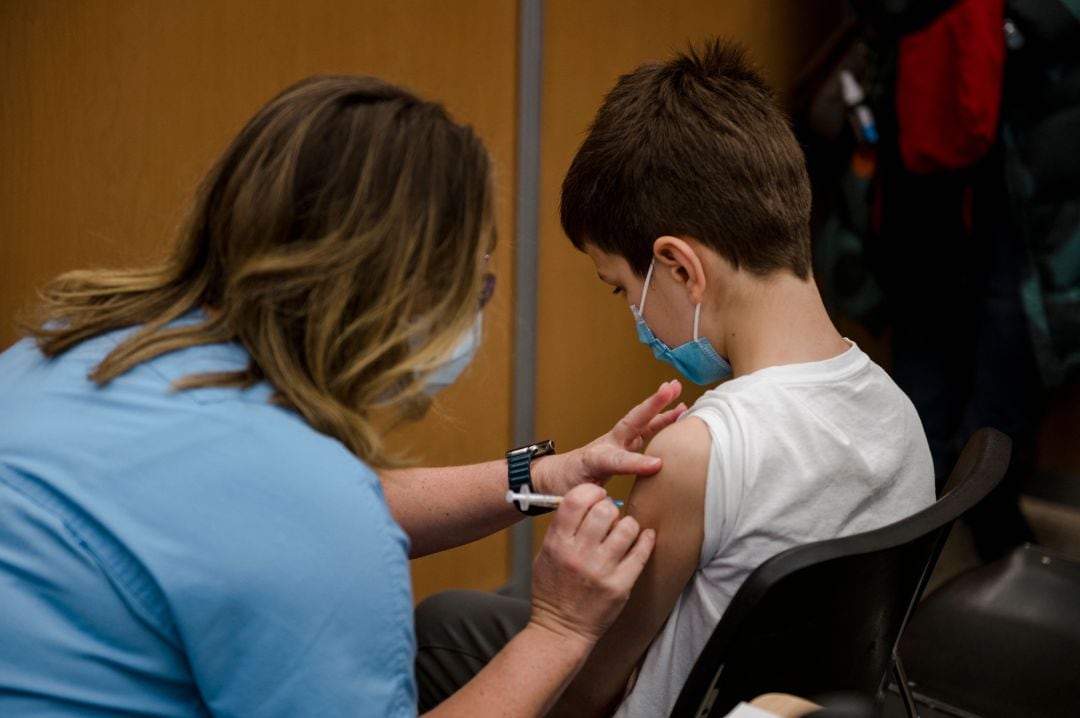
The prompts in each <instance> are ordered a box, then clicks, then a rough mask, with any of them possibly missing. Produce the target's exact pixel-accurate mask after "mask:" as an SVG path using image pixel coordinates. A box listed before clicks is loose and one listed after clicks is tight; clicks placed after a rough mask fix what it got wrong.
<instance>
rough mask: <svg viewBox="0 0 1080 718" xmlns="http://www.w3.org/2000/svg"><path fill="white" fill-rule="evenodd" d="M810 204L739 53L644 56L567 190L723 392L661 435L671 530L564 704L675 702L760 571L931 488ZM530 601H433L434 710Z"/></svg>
mask: <svg viewBox="0 0 1080 718" xmlns="http://www.w3.org/2000/svg"><path fill="white" fill-rule="evenodd" d="M809 218H810V184H809V179H808V177H807V174H806V168H805V165H804V160H803V155H802V151H801V150H800V148H799V145H798V143H797V142H796V141H795V138H794V136H793V135H792V133H791V129H790V128H789V127H788V125H787V122H786V120H785V119H784V117H783V116H782V115H781V113H780V112H779V111H778V110H777V108H776V107H775V106H774V104H773V98H772V94H771V92H770V91H769V89H768V87H767V86H766V85H765V83H764V81H763V80H762V79H761V78H760V77H759V76H758V74H757V73H756V72H755V71H754V70H753V69H752V68H751V67H750V65H749V63H748V61H747V59H746V57H745V55H744V53H743V52H742V50H740V49H739V48H738V47H735V46H732V45H727V44H721V43H716V42H714V43H712V44H709V45H708V46H707V47H705V48H704V50H703V51H702V52H701V53H700V54H699V53H696V52H693V51H691V52H690V53H688V54H686V55H680V56H678V57H676V58H675V59H673V60H671V61H669V62H667V63H664V64H656V65H644V66H642V67H639V68H638V69H637V70H635V71H634V72H632V73H630V74H629V75H626V76H624V77H622V78H621V79H620V80H619V82H618V83H617V84H616V86H615V88H614V89H613V90H612V91H611V93H610V94H609V95H608V96H607V98H606V99H605V100H604V103H603V105H602V106H601V108H600V110H599V112H598V113H597V116H596V120H595V122H594V123H593V126H592V128H591V130H590V132H589V135H588V137H587V138H586V139H585V142H584V143H583V145H582V146H581V149H580V150H579V151H578V153H577V156H576V157H575V158H574V161H573V163H572V165H571V167H570V171H569V172H568V174H567V176H566V179H565V181H564V182H563V195H562V223H563V228H564V229H565V231H566V233H567V235H568V236H569V237H570V239H571V241H573V243H574V244H575V246H577V247H578V248H579V249H581V250H582V251H584V252H585V253H586V254H588V256H589V257H590V258H591V259H592V260H593V262H594V263H595V265H596V269H597V272H598V273H599V275H600V278H601V279H602V280H603V281H604V282H606V283H608V284H610V285H612V286H613V287H614V288H615V292H616V293H619V294H624V295H625V296H626V299H627V302H628V303H629V304H630V308H631V310H632V312H633V316H634V318H635V320H636V322H637V330H638V336H639V338H640V339H641V341H642V342H643V343H645V344H646V345H648V346H649V347H650V348H651V349H652V351H653V353H654V354H655V355H656V356H657V358H659V359H661V360H663V361H667V362H669V363H671V364H672V365H673V366H675V367H676V368H677V369H678V370H679V371H680V372H681V373H682V374H683V375H684V376H685V377H686V378H687V379H690V380H691V381H693V382H695V383H698V384H707V385H715V384H719V386H716V387H715V388H713V389H712V390H710V391H709V392H707V393H706V394H705V395H704V396H702V397H701V399H699V400H698V401H697V402H696V403H695V404H694V406H693V407H691V409H690V410H689V411H688V412H687V413H686V414H685V415H684V416H683V419H682V420H680V421H678V422H677V423H676V424H674V425H672V426H670V427H668V428H666V429H664V430H663V431H661V432H660V433H659V434H658V435H657V436H656V438H655V439H654V440H653V441H652V443H651V444H650V446H649V448H648V452H647V453H650V454H653V455H656V456H660V457H661V458H662V459H663V468H662V469H661V470H660V473H659V474H658V475H657V476H656V477H655V478H652V479H650V480H648V481H639V482H637V483H636V484H635V485H634V488H633V491H632V493H631V495H630V501H629V503H628V507H627V510H628V512H629V513H630V514H631V515H633V516H634V517H635V518H636V519H637V520H638V522H639V523H640V524H641V525H642V526H647V527H651V528H655V529H656V548H655V549H654V552H653V555H652V558H651V559H650V560H649V563H648V565H647V566H646V568H645V571H644V572H643V573H642V575H641V578H640V579H639V580H638V583H637V584H636V585H635V587H634V589H633V592H632V593H631V596H630V600H629V603H628V604H627V606H626V608H625V609H623V612H622V613H621V614H620V616H619V618H618V619H617V620H616V622H615V624H614V625H613V626H612V628H611V629H610V630H609V631H608V632H607V633H606V634H605V635H604V636H603V637H602V638H601V639H600V641H599V643H598V644H597V647H596V649H595V650H594V651H593V652H592V654H591V656H590V657H589V658H588V660H587V662H586V663H585V665H584V667H583V668H582V670H581V672H580V673H579V674H578V676H577V678H575V680H574V682H573V683H572V684H571V685H570V687H569V688H568V689H567V690H566V692H565V693H564V694H563V695H562V697H561V698H560V699H559V702H558V704H557V705H556V706H555V709H554V710H553V711H552V712H551V713H550V715H558V716H573V717H574V718H581V717H586V716H603V715H610V714H611V713H612V712H616V715H618V716H635V717H638V716H640V717H642V718H645V717H648V718H652V717H654V716H666V715H668V714H669V713H670V711H671V708H672V706H673V705H674V703H675V700H676V698H677V697H678V694H679V690H680V689H681V687H682V684H683V683H684V682H685V680H686V677H687V675H688V674H689V672H690V669H691V667H692V666H693V664H694V661H695V660H696V659H697V656H698V654H699V653H700V651H701V649H702V647H703V646H704V645H705V642H706V641H707V640H708V638H709V635H710V634H711V633H712V630H713V628H715V627H716V624H717V623H718V622H719V620H720V616H721V615H722V614H723V612H724V610H725V608H726V607H727V605H728V603H729V602H730V600H731V598H732V596H733V595H734V594H735V592H736V590H738V588H739V586H740V585H741V584H742V582H743V580H744V579H745V578H746V577H747V575H749V573H750V572H751V571H752V570H753V569H755V568H756V567H757V566H758V565H759V564H761V563H762V562H763V561H765V560H766V559H768V558H770V557H772V556H773V555H775V554H777V553H779V552H781V551H783V550H785V549H787V548H789V547H791V546H794V545H797V544H802V543H807V542H810V541H816V540H821V539H827V538H833V537H836V536H840V535H843V534H851V533H857V532H861V531H867V530H870V529H873V528H877V527H880V526H884V525H886V524H889V523H892V522H894V521H896V520H899V519H901V518H903V517H905V516H908V515H910V514H912V513H915V512H916V511H918V510H920V509H922V508H924V507H926V506H928V505H929V504H930V503H931V502H932V501H933V500H934V470H933V465H932V461H931V458H930V450H929V447H928V445H927V442H926V437H925V435H924V434H923V430H922V425H921V423H920V422H919V418H918V416H917V415H916V413H915V409H914V407H913V406H912V404H911V402H910V401H909V400H908V398H907V397H906V396H904V394H903V393H902V392H901V391H900V389H899V388H897V386H896V385H895V384H894V383H893V382H892V380H891V379H889V377H888V376H887V375H886V374H885V372H884V371H883V370H882V369H881V368H880V367H878V366H877V365H876V364H874V363H873V362H872V361H870V359H869V357H867V356H866V355H865V354H864V353H863V352H862V351H860V350H859V348H858V347H857V346H855V345H854V344H853V343H851V342H849V341H847V340H846V339H844V338H843V337H841V336H840V334H839V333H837V331H836V329H835V327H833V325H832V322H831V321H830V320H829V317H828V315H827V314H826V312H825V308H824V305H823V304H822V302H821V298H820V296H819V295H818V292H817V287H816V286H815V284H814V281H813V278H812V276H811V272H810V235H809ZM729 377H731V379H730V381H725V380H726V379H728V378H729ZM720 382H723V383H720ZM528 610H529V609H528V603H527V602H524V601H516V602H515V600H514V599H507V598H503V597H500V596H493V595H489V594H476V593H468V592H453V593H450V592H448V593H446V594H440V595H439V596H437V597H435V598H434V599H428V601H426V602H425V603H424V604H422V605H421V607H420V608H419V609H418V610H417V633H418V638H419V643H420V647H419V652H418V660H417V666H418V675H419V677H420V693H421V704H422V706H423V705H424V701H425V696H430V701H431V703H430V704H431V705H433V704H434V703H435V702H437V701H438V700H440V699H441V698H442V697H444V696H446V695H449V694H450V693H452V692H453V690H454V688H455V687H456V686H458V685H461V684H463V683H464V681H466V680H467V679H468V678H469V677H470V676H471V674H472V673H473V672H475V671H476V670H479V668H480V667H482V665H483V664H484V662H485V661H486V660H487V659H488V658H490V657H491V656H493V655H494V653H495V651H497V650H498V648H499V647H501V645H502V644H503V643H505V641H507V640H509V637H510V636H512V635H513V632H514V631H515V630H517V629H518V628H520V627H521V626H523V625H524V624H525V623H526V622H527V620H528ZM537 670H543V667H542V666H538V668H537ZM455 672H461V674H462V675H461V676H459V677H457V678H456V679H455V678H454V675H455Z"/></svg>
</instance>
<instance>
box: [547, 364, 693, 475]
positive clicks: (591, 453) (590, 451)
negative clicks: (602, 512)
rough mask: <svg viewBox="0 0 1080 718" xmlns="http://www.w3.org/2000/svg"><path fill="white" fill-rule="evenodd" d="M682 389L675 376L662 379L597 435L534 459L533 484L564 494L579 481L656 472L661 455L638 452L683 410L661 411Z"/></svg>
mask: <svg viewBox="0 0 1080 718" xmlns="http://www.w3.org/2000/svg"><path fill="white" fill-rule="evenodd" d="M681 393H682V385H681V384H680V383H679V381H678V380H677V379H672V380H671V381H668V382H664V383H663V384H661V385H660V388H659V389H657V390H656V392H655V393H653V395H652V396H650V397H649V398H648V399H646V400H645V401H643V402H641V403H640V404H638V405H637V406H635V407H634V408H633V409H631V410H630V411H629V412H628V413H627V414H626V416H624V417H623V418H622V419H620V420H619V423H617V424H615V426H614V428H612V430H611V431H609V432H608V433H606V434H604V435H603V436H601V437H600V438H598V439H596V440H594V441H592V442H590V443H589V444H586V445H585V446H583V447H581V448H580V449H574V450H573V451H570V452H568V453H565V454H556V455H554V456H546V457H544V458H542V459H539V460H537V461H536V462H535V464H534V466H533V470H534V472H535V478H534V479H533V484H534V487H535V488H536V490H537V491H539V492H540V493H545V494H559V495H563V494H566V493H567V492H568V491H569V490H570V489H572V488H574V487H575V486H577V485H579V484H584V483H594V484H599V485H601V486H602V485H603V484H604V483H606V482H607V480H608V479H610V478H611V477H612V476H618V475H621V474H635V475H638V476H651V475H652V474H655V473H656V472H657V471H659V470H660V465H661V462H660V459H658V458H656V457H655V456H645V455H644V454H641V453H640V452H641V450H642V449H644V448H645V446H646V444H648V443H649V441H650V440H651V439H652V437H654V436H655V435H656V434H657V433H659V432H660V430H661V429H664V428H665V427H667V426H669V425H671V424H673V423H675V420H676V419H678V418H679V417H680V416H681V415H682V413H683V412H684V411H686V405H685V404H679V405H678V406H677V407H675V408H674V409H669V410H668V411H663V409H664V407H666V406H667V405H668V404H670V403H671V402H673V401H675V399H677V398H678V396H679V394H681Z"/></svg>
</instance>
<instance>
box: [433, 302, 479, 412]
mask: <svg viewBox="0 0 1080 718" xmlns="http://www.w3.org/2000/svg"><path fill="white" fill-rule="evenodd" d="M483 331H484V314H483V312H477V313H476V321H475V322H474V323H473V325H472V327H471V328H470V329H469V332H468V334H466V335H465V336H463V337H462V338H461V341H459V342H458V343H457V346H455V347H454V351H453V352H451V353H450V356H449V357H447V359H446V360H445V361H444V362H443V363H442V364H440V365H439V366H438V367H436V369H435V370H434V371H433V372H431V374H429V375H428V378H427V382H426V383H425V385H424V391H425V392H427V393H428V395H429V396H434V395H435V394H438V393H439V392H440V391H442V390H443V389H445V388H446V387H448V386H450V385H451V384H453V383H454V382H455V381H456V380H457V378H458V377H459V376H461V373H462V372H463V371H465V367H467V366H469V363H470V362H471V361H472V360H473V357H475V356H476V351H477V350H478V349H479V348H480V338H481V336H482V335H483Z"/></svg>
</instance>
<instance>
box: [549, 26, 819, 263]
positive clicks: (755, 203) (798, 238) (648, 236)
mask: <svg viewBox="0 0 1080 718" xmlns="http://www.w3.org/2000/svg"><path fill="white" fill-rule="evenodd" d="M561 215H562V217H561V218H562V226H563V229H564V231H565V232H566V234H567V235H568V236H569V237H570V239H571V241H572V242H573V243H574V246H575V247H577V248H578V249H583V247H584V245H585V244H586V243H589V244H592V245H594V246H596V247H597V248H598V249H601V250H603V251H604V252H607V253H609V254H615V255H618V256H621V257H624V258H625V259H626V260H627V261H628V262H629V264H630V267H631V268H632V269H633V270H634V271H635V272H636V273H637V274H638V275H639V276H643V275H644V274H645V272H646V271H647V270H648V267H649V263H650V261H651V260H652V244H653V241H654V240H655V239H656V238H657V237H661V236H663V235H672V236H683V237H686V236H689V237H693V238H695V239H697V240H699V241H700V242H702V243H704V244H705V245H706V246H708V247H710V248H712V249H713V250H715V251H716V252H717V253H718V254H720V255H721V256H722V257H724V258H725V259H727V260H728V261H729V262H731V263H732V264H733V265H735V266H736V267H741V268H744V269H746V270H748V271H751V272H753V273H755V274H760V275H764V274H768V273H770V272H773V271H776V270H782V269H788V270H790V271H792V272H794V274H795V275H796V276H798V277H800V278H803V279H806V278H807V277H809V276H810V230H809V220H810V181H809V178H808V177H807V173H806V164H805V160H804V157H803V153H802V150H801V148H800V147H799V144H798V142H797V141H796V140H795V136H794V135H793V134H792V132H791V128H790V126H789V125H788V122H787V120H786V118H785V117H784V115H783V114H782V113H781V112H780V110H779V109H778V108H777V107H776V105H775V104H774V98H773V94H772V91H771V90H770V89H769V87H768V85H766V83H765V81H764V80H763V79H762V78H761V76H760V75H759V74H758V72H757V71H756V70H755V69H754V68H753V67H752V66H751V64H750V62H749V60H748V59H747V56H746V52H745V51H744V50H743V49H742V48H741V47H740V46H738V45H736V44H733V43H730V42H721V41H719V40H713V41H710V42H709V43H707V44H706V45H705V47H704V48H703V49H702V50H701V51H698V50H696V49H694V48H690V49H689V51H688V52H686V53H685V54H680V55H678V56H676V57H675V58H674V59H672V60H670V61H668V62H665V63H662V64H646V65H642V66H641V67H639V68H637V69H636V70H634V71H633V72H632V73H630V74H628V75H623V76H622V77H621V78H619V81H618V83H616V85H615V87H614V88H613V89H612V90H611V92H610V93H608V95H607V97H606V98H605V99H604V103H603V105H601V106H600V110H599V111H598V112H597V114H596V119H595V121H594V122H593V125H592V128H591V129H590V130H589V135H588V137H586V138H585V142H584V143H583V144H582V145H581V148H580V149H579V150H578V152H577V155H576V156H575V157H574V161H573V163H572V164H571V165H570V170H569V172H568V173H567V175H566V179H564V180H563V186H562V203H561Z"/></svg>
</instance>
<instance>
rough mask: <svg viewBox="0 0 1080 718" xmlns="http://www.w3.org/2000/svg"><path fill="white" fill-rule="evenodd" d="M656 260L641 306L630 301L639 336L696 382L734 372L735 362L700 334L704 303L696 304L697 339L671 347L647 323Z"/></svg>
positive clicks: (658, 355) (711, 380)
mask: <svg viewBox="0 0 1080 718" xmlns="http://www.w3.org/2000/svg"><path fill="white" fill-rule="evenodd" d="M654 265H655V260H654V261H653V263H652V264H650V265H649V271H648V273H647V274H646V275H645V287H644V288H643V289H642V290H641V307H640V308H639V307H636V306H634V305H633V304H631V305H630V311H631V312H633V313H634V319H635V320H637V333H638V339H640V340H641V343H642V344H644V345H645V346H647V347H649V348H650V349H652V352H653V356H655V357H656V358H657V359H659V360H660V361H662V362H666V363H668V364H670V365H671V366H673V367H675V368H676V369H678V370H679V372H680V373H681V374H682V375H683V376H684V377H686V378H687V379H689V380H690V381H692V382H694V383H695V384H699V385H704V384H715V383H717V382H719V381H722V380H724V379H727V378H728V377H730V376H731V364H729V363H728V362H727V360H726V359H724V357H722V356H720V355H719V354H717V353H716V350H715V349H713V345H712V344H711V343H709V339H708V337H699V336H698V321H699V320H700V319H701V305H700V304H698V305H697V307H695V308H694V340H693V341H689V342H687V343H686V344H680V345H679V346H677V347H675V348H674V349H671V348H669V347H668V345H667V344H664V342H662V341H660V339H659V338H657V336H656V335H655V334H653V333H652V330H651V329H649V325H648V324H646V323H645V297H646V296H648V294H649V282H650V281H652V273H653V266H654Z"/></svg>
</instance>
